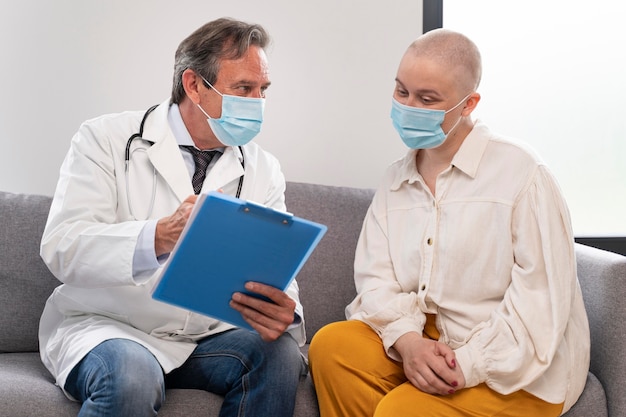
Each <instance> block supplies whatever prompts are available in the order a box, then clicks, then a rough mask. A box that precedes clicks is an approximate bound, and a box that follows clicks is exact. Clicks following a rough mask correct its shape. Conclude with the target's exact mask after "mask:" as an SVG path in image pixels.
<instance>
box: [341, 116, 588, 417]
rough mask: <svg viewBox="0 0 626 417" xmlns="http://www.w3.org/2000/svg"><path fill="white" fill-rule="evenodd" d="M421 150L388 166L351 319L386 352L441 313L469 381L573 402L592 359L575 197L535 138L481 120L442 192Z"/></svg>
mask: <svg viewBox="0 0 626 417" xmlns="http://www.w3.org/2000/svg"><path fill="white" fill-rule="evenodd" d="M417 152H418V151H415V150H411V151H410V152H408V154H407V155H406V156H405V157H404V158H403V159H400V160H398V161H396V162H395V163H393V164H392V165H391V166H390V167H389V169H388V170H387V172H386V174H385V176H384V178H383V180H382V183H381V185H380V187H379V189H378V190H377V192H376V195H375V197H374V199H373V202H372V204H371V206H370V208H369V210H368V213H367V216H366V218H365V221H364V224H363V229H362V231H361V236H360V239H359V243H358V246H357V250H356V257H355V283H356V287H357V293H358V295H357V297H356V298H355V300H354V301H353V302H352V303H351V304H350V305H349V306H348V307H347V308H346V316H347V317H348V318H349V319H356V320H361V321H363V322H365V323H367V324H369V325H370V326H371V327H372V328H373V329H374V330H375V331H376V332H377V333H378V334H379V335H380V337H381V339H382V341H383V344H384V347H385V349H386V351H387V354H388V355H389V356H390V357H391V358H393V359H395V360H400V356H399V354H398V353H397V352H396V351H395V350H394V349H393V347H392V346H393V345H394V343H395V342H396V341H397V340H398V338H399V337H400V336H402V335H403V334H405V333H408V332H418V333H420V334H421V332H422V330H423V327H424V323H425V321H426V317H425V313H431V314H436V315H437V320H436V322H437V327H438V329H439V331H440V334H441V337H440V341H442V342H444V343H446V344H447V345H449V346H450V347H451V348H453V349H454V350H455V353H456V358H457V362H458V363H459V365H460V366H461V369H462V370H463V374H464V376H465V379H466V381H467V387H472V386H475V385H478V384H480V383H483V382H484V383H486V384H487V385H488V386H489V387H490V388H491V389H493V390H495V391H497V392H500V393H502V394H508V393H511V392H514V391H517V390H520V389H524V390H526V391H528V392H530V393H531V394H533V395H536V396H537V397H539V398H541V399H543V400H545V401H548V402H551V403H561V402H565V408H564V410H563V412H565V411H566V410H567V409H569V407H571V405H573V403H574V402H575V401H576V399H577V398H578V396H579V395H580V393H581V392H582V390H583V388H584V385H585V381H586V377H587V372H588V369H589V345H590V341H589V326H588V322H587V316H586V312H585V308H584V304H583V300H582V295H581V291H580V286H579V284H578V280H577V276H576V260H575V256H574V238H573V234H572V230H571V222H570V218H569V212H568V209H567V206H566V203H565V201H564V199H563V197H562V195H561V191H560V189H559V187H558V184H557V182H556V180H555V179H554V177H553V176H552V174H551V173H550V171H549V170H548V169H547V167H546V166H545V165H544V163H543V162H542V161H541V160H540V159H539V158H538V157H537V156H536V155H535V154H534V152H533V151H532V150H530V149H529V148H528V147H527V146H525V145H523V144H521V143H519V142H517V141H514V140H511V139H506V138H503V137H501V136H497V135H495V134H494V133H492V132H491V131H489V129H488V128H487V127H486V126H485V125H484V124H482V123H481V122H476V124H475V126H474V128H473V130H472V131H471V132H470V134H469V135H468V136H467V138H466V139H465V141H464V142H463V144H462V146H461V148H460V149H459V151H458V152H457V154H456V155H455V157H454V158H453V160H452V164H451V165H450V167H449V168H448V169H446V170H445V171H444V172H442V173H441V174H440V175H439V176H438V177H437V183H436V194H435V195H434V196H433V195H432V193H431V192H430V190H429V189H428V187H427V186H426V184H425V182H424V181H423V179H422V177H421V176H420V174H419V173H418V172H417V170H416V166H415V157H416V154H417Z"/></svg>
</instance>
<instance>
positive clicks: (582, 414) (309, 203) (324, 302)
mask: <svg viewBox="0 0 626 417" xmlns="http://www.w3.org/2000/svg"><path fill="white" fill-rule="evenodd" d="M371 198H372V190H368V189H356V188H346V187H331V186H322V185H315V184H303V183H294V182H290V183H288V185H287V207H288V209H289V210H290V211H291V212H293V213H294V214H296V215H298V216H300V217H305V218H309V219H311V220H314V221H318V222H321V223H324V224H326V225H327V226H328V232H327V234H326V236H325V237H324V238H323V239H322V241H321V243H320V245H319V246H318V248H317V249H316V250H315V252H314V253H313V255H312V256H311V258H310V260H309V262H308V263H307V264H306V265H305V266H304V268H303V270H302V271H301V273H300V275H299V277H298V281H299V284H300V287H301V298H302V302H303V304H304V308H305V315H306V327H307V334H308V337H309V339H310V338H311V337H312V336H313V334H315V332H316V330H317V329H319V328H320V327H321V326H322V325H324V324H325V323H328V322H331V321H337V320H342V319H343V318H344V315H343V309H344V306H345V305H346V304H347V303H348V302H349V301H350V300H351V299H352V297H353V296H354V285H353V282H352V258H353V253H354V248H355V244H356V240H357V236H358V233H359V230H360V227H361V221H362V219H363V216H364V214H365V211H366V209H367V207H368V205H369V202H370V200H371ZM49 205H50V198H49V197H46V196H39V195H25V194H11V193H2V192H0V309H2V311H3V312H4V313H3V314H2V315H1V316H0V416H10V417H20V416H24V417H32V416H40V417H44V416H54V417H61V416H76V414H77V412H78V408H79V407H78V404H76V403H73V402H71V401H69V400H67V399H66V398H65V396H64V395H63V394H62V393H61V390H60V389H59V388H58V387H56V386H55V385H54V381H53V379H52V377H51V376H50V374H49V373H48V371H47V370H46V369H45V368H44V367H43V365H42V364H41V361H40V360H39V354H38V353H37V349H38V346H37V326H38V321H39V316H40V314H41V311H42V308H43V305H44V302H45V300H46V298H47V297H48V295H49V294H50V293H51V291H52V289H53V288H54V287H55V286H57V285H58V284H59V282H58V281H57V280H56V279H55V278H54V277H53V276H52V275H51V274H50V273H49V272H48V270H47V269H46V266H45V265H44V264H43V262H42V260H41V259H40V257H39V240H40V237H41V234H42V231H43V227H44V224H45V220H46V217H47V214H48V208H49ZM576 251H577V258H578V268H579V275H580V282H581V285H582V288H583V292H584V297H585V303H586V305H587V308H588V313H589V320H590V327H591V337H592V346H591V355H592V357H591V372H590V373H589V377H588V380H587V387H586V388H585V391H584V393H583V395H582V397H581V398H580V400H579V401H578V403H577V404H576V405H575V406H574V408H573V409H572V410H570V412H568V413H567V416H568V417H573V416H578V417H595V416H598V417H599V416H611V417H622V416H626V353H625V352H626V308H624V305H623V302H624V300H626V257H623V256H620V255H616V254H613V253H610V252H605V251H601V250H598V249H594V248H591V247H588V246H582V245H577V246H576ZM305 351H306V347H305ZM298 389H299V393H298V400H297V404H296V414H295V415H296V416H297V417H305V416H307V417H308V416H311V417H312V416H317V415H318V411H317V405H316V398H315V392H314V390H313V386H312V383H311V379H310V377H307V378H306V379H303V380H302V381H301V383H300V386H299V388H298ZM166 395H167V398H166V402H165V405H164V406H163V408H162V410H161V412H160V413H159V415H160V416H185V417H191V416H193V417H195V416H217V413H218V411H217V410H218V409H219V406H220V403H221V398H220V397H219V396H217V395H213V394H209V393H206V392H202V391H193V390H168V391H167V394H166Z"/></svg>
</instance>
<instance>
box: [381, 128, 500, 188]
mask: <svg viewBox="0 0 626 417" xmlns="http://www.w3.org/2000/svg"><path fill="white" fill-rule="evenodd" d="M490 136H491V133H490V132H489V129H488V128H487V126H486V125H485V124H483V123H482V122H480V121H476V123H475V124H474V127H473V128H472V130H471V131H470V133H469V134H468V135H467V137H466V138H465V139H464V140H463V143H462V144H461V147H460V148H459V150H458V151H457V152H456V154H455V155H454V157H453V158H452V164H451V165H452V166H453V167H455V168H457V169H459V170H460V171H461V172H463V173H464V174H465V175H467V176H469V177H471V178H475V177H476V172H477V171H478V167H479V165H480V161H481V160H482V157H483V154H484V153H485V149H486V147H487V144H488V143H489V138H490ZM417 152H419V149H411V150H409V152H407V154H406V155H405V156H404V158H402V159H400V160H399V161H397V162H396V163H397V164H399V169H398V170H397V174H396V177H395V178H394V180H393V181H392V183H391V189H392V190H397V189H399V188H400V186H401V185H402V183H403V182H407V183H408V184H412V183H414V182H417V181H421V176H420V174H419V173H418V172H417V167H416V166H415V157H416V156H417Z"/></svg>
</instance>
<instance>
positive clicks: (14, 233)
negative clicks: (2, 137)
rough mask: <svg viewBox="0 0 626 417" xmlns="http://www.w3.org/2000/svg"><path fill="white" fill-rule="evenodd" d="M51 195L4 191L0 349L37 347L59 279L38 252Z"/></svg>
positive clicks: (1, 202)
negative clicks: (44, 313) (48, 302)
mask: <svg viewBox="0 0 626 417" xmlns="http://www.w3.org/2000/svg"><path fill="white" fill-rule="evenodd" d="M50 203H51V198H50V197H45V196H39V195H25V194H12V193H6V192H0V305H2V306H3V309H4V312H5V313H4V314H1V315H0V334H2V337H1V338H0V352H25V351H30V352H35V351H37V346H38V344H37V329H38V326H39V317H40V315H41V312H42V310H43V306H44V304H45V301H46V299H47V298H48V296H49V295H50V294H51V293H52V290H53V289H54V287H56V286H57V285H59V284H60V283H59V281H57V280H56V278H54V276H53V275H52V274H51V273H50V272H49V271H48V268H47V267H46V265H45V264H44V263H43V261H42V260H41V257H40V256H39V243H40V241H41V235H42V233H43V228H44V226H45V222H46V219H47V217H48V210H49V207H50Z"/></svg>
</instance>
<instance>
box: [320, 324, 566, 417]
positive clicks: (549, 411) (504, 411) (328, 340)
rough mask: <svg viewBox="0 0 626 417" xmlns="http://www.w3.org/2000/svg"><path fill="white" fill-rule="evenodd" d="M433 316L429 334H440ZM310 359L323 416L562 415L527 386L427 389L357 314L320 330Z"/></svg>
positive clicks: (530, 416)
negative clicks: (446, 390) (448, 392)
mask: <svg viewBox="0 0 626 417" xmlns="http://www.w3.org/2000/svg"><path fill="white" fill-rule="evenodd" d="M433 317H434V316H432V317H429V320H428V322H427V325H426V327H425V329H424V334H423V336H424V337H429V338H433V339H437V338H438V337H439V336H438V335H439V333H438V331H437V329H436V327H435V326H434V319H433ZM309 365H310V370H311V376H312V377H313V382H314V384H315V390H316V392H317V399H318V402H319V406H320V413H321V417H372V416H375V417H418V416H419V417H454V416H468V417H473V416H476V417H552V416H554V417H556V416H559V415H560V414H561V411H562V409H563V404H551V403H547V402H545V401H543V400H541V399H539V398H537V397H535V396H533V395H531V394H529V393H527V392H526V391H517V392H515V393H512V394H510V395H502V394H498V393H497V392H495V391H493V390H491V389H489V388H488V387H487V386H486V385H485V384H481V385H478V386H476V387H472V388H465V389H461V390H459V391H457V392H456V393H455V394H452V395H447V396H439V395H432V394H427V393H424V392H422V391H420V390H419V389H417V388H416V387H415V386H414V385H412V384H411V383H410V382H409V381H407V379H406V378H405V376H404V371H403V368H402V364H401V363H399V362H396V361H394V360H392V359H390V358H389V357H388V356H387V354H386V353H385V351H384V348H383V345H382V341H381V340H380V337H378V335H377V334H376V333H375V332H374V331H373V330H372V329H371V328H370V327H369V326H368V325H367V324H365V323H363V322H360V321H356V320H349V321H343V322H337V323H331V324H329V325H327V326H325V327H324V328H322V329H321V330H320V331H319V332H317V334H316V335H315V337H314V338H313V340H312V341H311V346H310V349H309Z"/></svg>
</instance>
